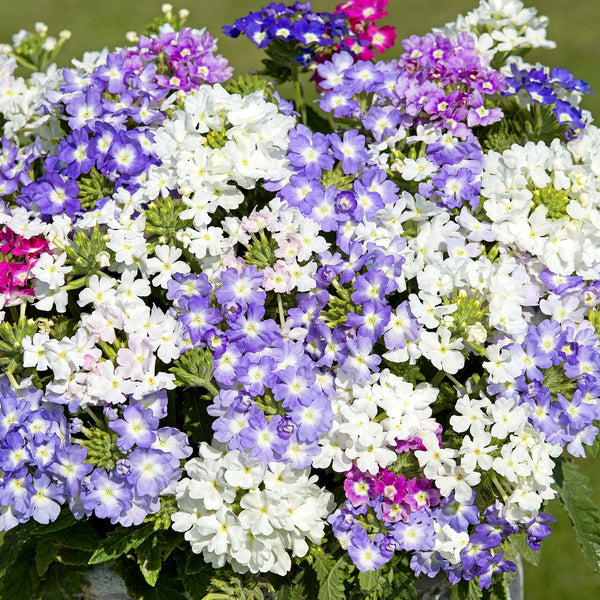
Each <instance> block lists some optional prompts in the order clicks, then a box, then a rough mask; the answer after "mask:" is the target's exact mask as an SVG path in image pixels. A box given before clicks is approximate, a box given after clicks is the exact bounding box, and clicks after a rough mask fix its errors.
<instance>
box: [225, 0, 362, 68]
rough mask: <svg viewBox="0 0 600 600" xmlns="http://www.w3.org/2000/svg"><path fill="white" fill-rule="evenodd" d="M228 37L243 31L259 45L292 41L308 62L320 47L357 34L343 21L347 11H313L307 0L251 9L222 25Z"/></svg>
mask: <svg viewBox="0 0 600 600" xmlns="http://www.w3.org/2000/svg"><path fill="white" fill-rule="evenodd" d="M223 31H224V32H225V33H226V34H227V35H228V36H230V37H234V38H235V37H238V36H239V35H240V34H245V35H246V36H247V37H248V38H249V39H250V40H251V41H252V42H254V43H255V44H256V45H257V46H258V47H259V48H265V47H266V46H267V45H268V44H270V43H271V42H274V41H278V42H282V43H289V44H293V45H294V49H295V53H296V60H297V61H298V62H299V63H300V64H302V65H307V64H308V63H310V62H311V61H312V60H313V59H314V58H315V55H316V52H317V51H318V49H320V48H329V47H332V46H340V45H341V43H342V40H347V39H350V38H356V41H357V43H359V44H360V40H359V39H358V38H357V37H356V36H355V35H353V34H352V32H351V31H350V29H349V28H348V25H347V23H346V15H345V14H343V13H341V14H332V13H326V12H314V11H312V9H311V3H310V2H295V3H294V4H293V5H291V6H286V5H284V4H281V3H279V4H278V3H275V2H272V3H271V4H269V5H268V6H266V7H263V8H262V9H261V10H260V11H258V12H251V13H249V14H248V15H247V16H245V17H241V18H239V19H237V20H236V21H235V23H234V24H233V25H229V26H224V27H223Z"/></svg>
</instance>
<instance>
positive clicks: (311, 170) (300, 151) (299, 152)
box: [288, 125, 333, 179]
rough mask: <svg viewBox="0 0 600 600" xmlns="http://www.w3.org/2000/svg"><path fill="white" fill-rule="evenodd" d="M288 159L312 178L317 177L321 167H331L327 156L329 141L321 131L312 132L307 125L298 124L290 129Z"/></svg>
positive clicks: (319, 175)
mask: <svg viewBox="0 0 600 600" xmlns="http://www.w3.org/2000/svg"><path fill="white" fill-rule="evenodd" d="M289 136H290V149H289V152H288V159H289V161H290V163H291V165H292V166H294V167H297V168H299V169H303V170H304V172H305V173H306V175H307V176H308V177H310V178H312V179H319V177H321V171H322V170H323V169H325V170H329V169H331V167H333V158H332V157H331V156H329V154H328V151H329V141H328V139H327V136H325V135H323V134H322V133H313V132H312V131H311V130H310V129H308V127H305V126H304V125H298V126H296V128H294V129H291V130H290V133H289Z"/></svg>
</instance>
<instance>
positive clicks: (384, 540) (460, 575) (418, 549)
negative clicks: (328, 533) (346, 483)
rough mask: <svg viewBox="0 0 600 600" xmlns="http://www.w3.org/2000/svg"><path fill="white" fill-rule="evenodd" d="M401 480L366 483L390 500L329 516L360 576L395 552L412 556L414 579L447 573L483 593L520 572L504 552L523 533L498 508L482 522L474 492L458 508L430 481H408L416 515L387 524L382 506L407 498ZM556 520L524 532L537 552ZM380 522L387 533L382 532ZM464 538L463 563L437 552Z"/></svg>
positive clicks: (541, 520) (544, 518)
mask: <svg viewBox="0 0 600 600" xmlns="http://www.w3.org/2000/svg"><path fill="white" fill-rule="evenodd" d="M402 479H404V478H402V477H397V476H395V475H393V474H391V473H389V472H387V473H385V474H384V475H383V478H379V476H378V478H376V479H375V486H374V485H373V483H372V482H370V483H367V482H364V483H363V485H364V486H366V487H368V488H370V489H372V490H373V492H374V493H375V494H376V492H375V490H376V489H377V487H379V488H380V489H381V490H382V492H381V493H382V494H383V495H385V496H383V495H382V496H380V498H379V499H378V500H376V501H371V503H370V504H368V505H367V504H364V503H359V504H357V505H354V504H353V503H352V502H351V501H348V502H346V504H345V505H344V506H343V507H342V508H339V509H338V510H337V511H336V512H335V513H334V514H333V515H331V516H330V517H329V522H330V523H331V525H332V528H333V532H334V535H335V536H336V537H337V539H338V540H339V541H340V543H341V545H342V546H343V547H344V548H346V549H347V551H348V553H349V554H350V556H351V558H352V561H353V562H354V564H355V565H356V566H357V567H358V569H359V570H360V571H363V572H364V571H372V570H376V569H379V568H380V567H381V566H382V565H383V564H385V563H386V562H387V561H389V560H390V559H391V558H392V556H393V555H394V553H395V552H396V551H401V550H404V551H407V552H410V553H411V554H412V557H411V562H410V566H411V568H412V570H413V571H414V572H415V575H417V576H418V575H421V574H425V575H427V576H428V577H435V576H436V575H437V574H438V573H439V572H440V571H444V572H445V573H446V574H447V576H448V579H449V580H450V582H451V583H452V584H456V583H458V582H459V581H460V580H461V579H465V580H471V579H473V578H474V577H478V578H479V585H480V586H481V588H488V587H489V586H490V584H491V579H492V575H493V574H494V573H498V572H508V571H515V569H516V566H515V564H514V563H513V562H511V561H509V560H507V559H505V558H504V552H503V551H500V550H499V548H500V545H501V544H502V542H503V540H504V539H505V538H507V537H508V536H509V535H512V534H514V533H517V532H518V531H519V527H518V526H515V525H511V524H510V523H509V522H508V521H506V520H505V519H504V518H502V517H501V506H499V505H494V506H491V507H489V508H488V509H486V510H485V511H484V513H483V519H482V518H481V516H480V512H479V509H478V508H477V506H475V504H474V500H475V493H473V496H472V498H471V500H470V501H469V502H465V503H459V502H457V501H456V500H455V498H454V496H453V495H452V496H449V497H448V498H444V499H443V500H442V501H441V502H440V500H439V494H438V493H437V490H435V489H432V488H431V484H430V483H429V482H428V481H427V480H424V479H422V480H420V481H419V480H417V479H414V480H412V483H411V484H409V486H406V482H405V481H403V482H402V483H401V485H400V488H403V487H405V486H406V488H407V490H408V489H410V492H409V494H407V496H405V497H409V498H410V502H411V508H413V510H412V511H409V512H405V511H402V510H400V509H398V510H397V511H396V512H395V513H392V516H393V518H391V519H390V518H387V519H386V518H383V519H382V518H381V517H382V514H381V513H382V509H381V505H382V504H383V503H384V502H385V501H386V500H387V499H388V498H390V497H392V495H395V496H397V495H398V494H400V495H402V492H399V491H398V485H397V484H398V480H402ZM376 486H377V487H376ZM373 492H372V493H371V495H373ZM373 513H374V514H373ZM371 514H372V516H370V515H371ZM374 516H377V517H378V518H379V519H380V522H379V523H378V525H377V527H378V533H376V534H375V535H373V532H372V530H373V525H372V523H373V517H374ZM552 520H553V518H552V517H551V516H550V515H546V514H544V513H540V515H539V516H538V518H537V519H536V520H534V521H532V522H531V523H529V524H528V525H527V526H526V527H525V531H526V533H527V534H528V543H530V545H532V547H534V546H535V545H538V546H539V543H540V541H541V540H542V539H543V538H544V537H546V536H547V535H549V533H550V528H549V527H548V525H547V523H549V522H551V521H552ZM381 521H383V527H384V529H385V530H384V532H381V526H382V523H381ZM459 536H461V537H462V538H464V543H463V548H462V550H461V551H460V562H457V561H455V564H450V562H449V561H448V560H445V559H444V558H443V557H442V555H441V554H440V552H439V551H436V550H435V548H436V542H437V541H438V540H439V539H440V538H443V537H448V538H449V539H451V538H453V537H454V538H457V537H459Z"/></svg>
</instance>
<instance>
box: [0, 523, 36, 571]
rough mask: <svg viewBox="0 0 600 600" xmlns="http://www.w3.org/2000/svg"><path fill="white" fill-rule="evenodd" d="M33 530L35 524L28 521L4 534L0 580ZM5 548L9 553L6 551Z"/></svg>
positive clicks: (0, 556)
mask: <svg viewBox="0 0 600 600" xmlns="http://www.w3.org/2000/svg"><path fill="white" fill-rule="evenodd" d="M35 529H36V524H35V523H34V522H33V521H28V522H27V523H22V524H20V525H19V526H18V527H15V528H13V529H11V530H10V531H7V532H6V533H5V534H4V540H3V541H2V547H3V548H4V550H2V551H0V578H2V577H3V576H4V574H5V573H6V571H7V570H8V568H9V567H10V566H11V565H12V564H13V563H14V562H15V560H16V559H17V556H18V555H19V552H20V551H21V548H23V546H24V545H25V544H26V543H27V542H28V541H29V539H30V538H31V536H32V535H33V534H34V532H35ZM7 548H9V549H10V551H7V550H6V549H7Z"/></svg>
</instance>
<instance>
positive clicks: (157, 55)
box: [107, 27, 233, 92]
mask: <svg viewBox="0 0 600 600" xmlns="http://www.w3.org/2000/svg"><path fill="white" fill-rule="evenodd" d="M216 49H217V46H216V43H215V40H214V39H213V37H212V36H211V35H210V34H209V33H208V32H206V31H197V30H196V31H195V30H193V29H190V28H189V27H184V28H182V29H180V30H179V31H163V32H161V33H160V34H159V35H158V36H151V37H148V36H145V35H144V36H141V37H140V38H139V40H138V42H137V46H136V47H135V48H128V49H126V50H125V56H124V61H123V62H124V64H125V65H126V66H127V67H128V68H130V69H132V70H133V71H134V72H135V73H138V72H141V71H143V67H144V66H145V65H146V64H148V63H150V64H151V65H152V67H153V68H154V70H155V75H154V81H155V82H156V84H157V85H159V86H161V87H165V88H169V89H174V90H184V91H186V92H189V91H190V90H193V89H195V88H197V87H198V86H200V85H202V84H203V83H222V82H223V81H226V80H227V79H229V78H230V77H231V74H232V73H233V69H232V67H230V66H228V64H227V59H225V58H223V57H222V56H221V55H220V54H219V55H215V51H216ZM118 64H119V63H118V62H117V64H116V65H111V63H110V62H109V61H107V66H109V67H110V66H112V67H117V68H118ZM148 75H149V73H146V76H148Z"/></svg>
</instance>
